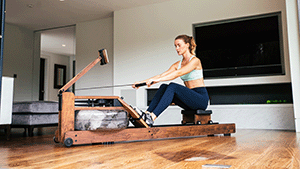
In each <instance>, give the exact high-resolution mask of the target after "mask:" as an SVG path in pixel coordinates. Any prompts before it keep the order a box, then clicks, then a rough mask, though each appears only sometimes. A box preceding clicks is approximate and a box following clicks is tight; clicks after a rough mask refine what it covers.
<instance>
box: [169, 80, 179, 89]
mask: <svg viewBox="0 0 300 169" xmlns="http://www.w3.org/2000/svg"><path fill="white" fill-rule="evenodd" d="M178 86H180V85H179V84H177V83H174V82H171V83H170V84H169V86H168V88H172V89H174V88H177V87H178Z"/></svg>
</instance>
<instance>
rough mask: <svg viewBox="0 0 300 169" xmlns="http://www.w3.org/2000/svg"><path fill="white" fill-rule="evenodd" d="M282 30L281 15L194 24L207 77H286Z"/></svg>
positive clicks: (199, 56) (199, 55)
mask: <svg viewBox="0 0 300 169" xmlns="http://www.w3.org/2000/svg"><path fill="white" fill-rule="evenodd" d="M281 27H282V24H281V13H280V12H277V13H271V14H264V15H257V16H249V17H243V18H236V19H230V20H222V21H215V22H209V23H200V24H194V25H193V31H194V38H195V41H196V44H197V48H196V56H197V57H198V58H200V60H201V62H202V66H203V71H204V72H203V73H204V77H205V78H206V79H209V78H231V77H245V76H269V75H284V74H285V68H284V56H283V40H282V28H281Z"/></svg>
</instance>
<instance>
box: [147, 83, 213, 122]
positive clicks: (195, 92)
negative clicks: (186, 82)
mask: <svg viewBox="0 0 300 169" xmlns="http://www.w3.org/2000/svg"><path fill="white" fill-rule="evenodd" d="M208 99H209V97H208V93H207V90H206V88H205V87H197V88H193V89H189V88H187V87H185V86H182V85H179V84H176V83H173V82H172V83H170V84H169V85H167V84H162V85H161V86H160V87H159V89H158V91H157V92H156V94H155V95H154V98H153V99H152V101H151V103H150V105H149V107H148V109H147V111H149V112H153V113H154V114H155V115H156V116H157V117H158V116H159V115H160V114H161V113H162V112H163V111H164V110H165V109H166V108H167V107H168V106H169V105H170V104H171V103H175V104H176V105H178V106H179V107H181V108H183V109H184V110H198V109H202V110H205V109H206V108H207V105H208Z"/></svg>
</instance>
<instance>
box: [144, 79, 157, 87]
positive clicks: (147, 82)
mask: <svg viewBox="0 0 300 169" xmlns="http://www.w3.org/2000/svg"><path fill="white" fill-rule="evenodd" d="M158 82H159V79H154V78H153V79H152V78H151V79H148V80H147V81H146V84H147V86H148V87H150V86H152V85H154V84H156V83H158Z"/></svg>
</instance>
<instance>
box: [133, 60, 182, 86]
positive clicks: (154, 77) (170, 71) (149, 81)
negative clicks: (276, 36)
mask: <svg viewBox="0 0 300 169" xmlns="http://www.w3.org/2000/svg"><path fill="white" fill-rule="evenodd" d="M179 62H180V61H178V62H176V63H174V64H173V65H172V66H171V67H170V68H169V69H168V70H167V71H165V72H163V73H162V74H159V75H156V76H153V77H151V78H149V79H146V80H143V81H139V82H135V83H134V84H133V85H132V87H133V88H136V89H138V87H135V84H140V83H146V84H147V85H148V87H150V86H151V85H153V84H155V83H158V81H155V79H159V78H161V77H165V76H167V75H168V74H170V73H172V72H174V71H176V70H177V68H178V64H179Z"/></svg>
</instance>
